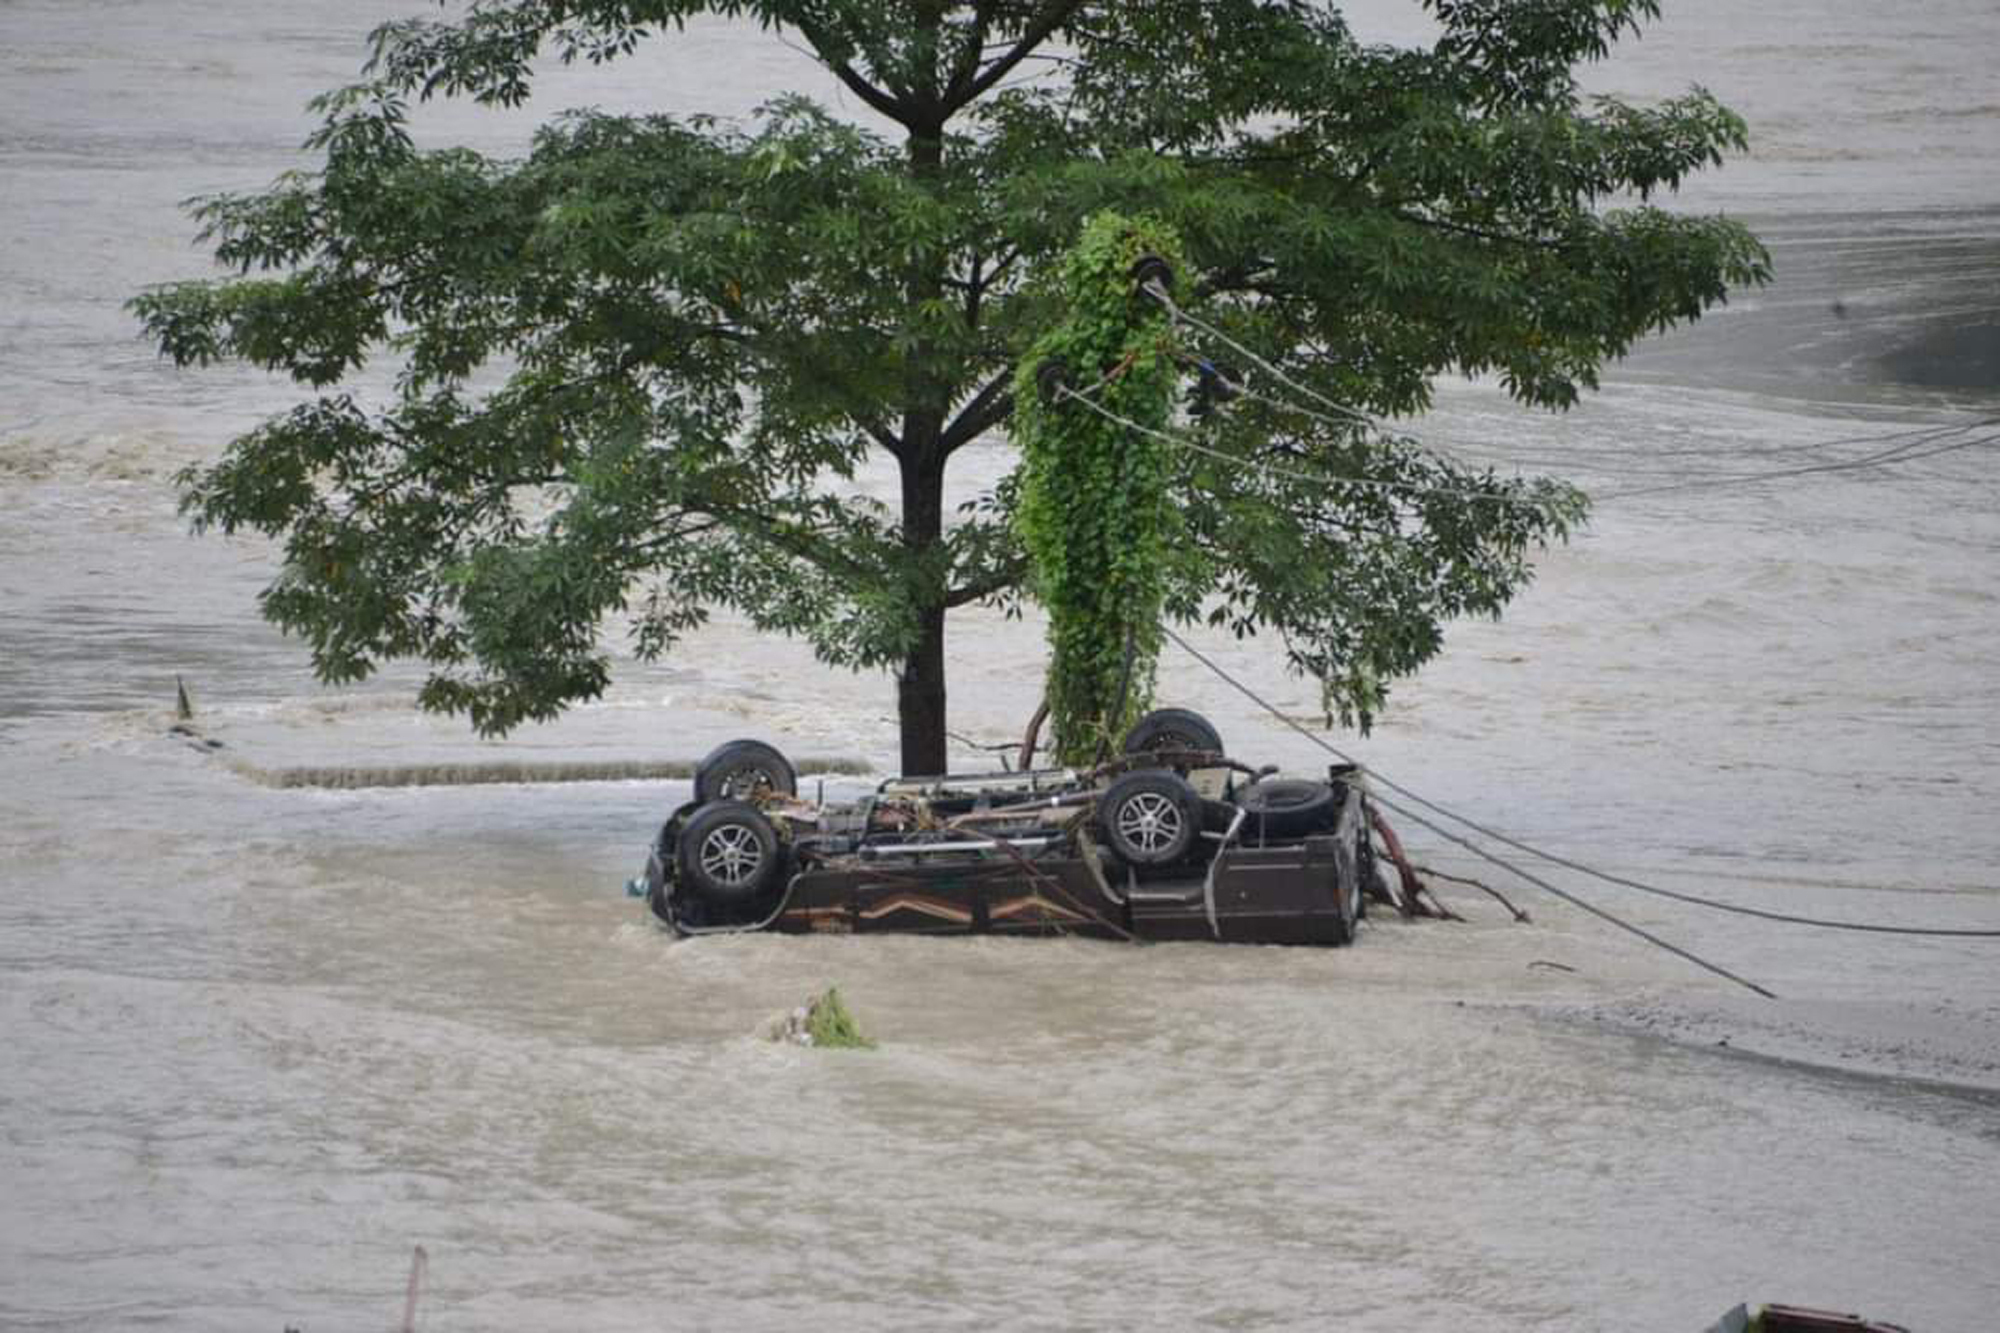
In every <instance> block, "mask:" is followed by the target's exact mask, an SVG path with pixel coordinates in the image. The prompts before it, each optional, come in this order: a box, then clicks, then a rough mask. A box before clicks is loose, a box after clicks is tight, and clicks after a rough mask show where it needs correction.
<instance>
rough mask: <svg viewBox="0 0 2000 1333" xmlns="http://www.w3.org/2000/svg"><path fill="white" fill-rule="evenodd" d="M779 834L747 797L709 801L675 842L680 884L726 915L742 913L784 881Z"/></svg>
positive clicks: (692, 818) (690, 893) (685, 826)
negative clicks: (742, 799)
mask: <svg viewBox="0 0 2000 1333" xmlns="http://www.w3.org/2000/svg"><path fill="white" fill-rule="evenodd" d="M780 860H781V858H780V856H779V851H778V833H777V830H776V829H775V828H773V827H772V826H771V821H770V820H769V819H766V818H765V817H764V812H763V811H761V810H759V809H758V808H757V807H756V806H754V805H750V804H747V803H745V802H743V801H716V802H713V803H711V804H709V805H704V806H703V807H702V808H701V809H699V810H697V811H695V812H694V814H693V815H691V816H689V818H688V821H687V823H685V824H684V825H682V826H681V831H680V837H679V839H678V840H677V841H676V843H675V846H674V863H675V868H676V869H677V870H678V871H679V875H678V877H677V884H678V886H679V887H680V888H682V889H684V890H686V891H687V892H688V894H689V895H690V896H692V897H694V898H697V899H699V900H700V901H701V902H702V903H703V904H704V905H705V906H707V907H709V908H712V909H715V910H717V911H718V912H721V913H725V914H727V913H731V912H736V911H741V909H743V908H744V907H747V906H750V905H752V904H754V903H756V902H757V901H758V900H759V899H761V898H763V897H764V896H765V895H766V894H767V893H768V892H769V891H770V889H771V888H772V886H773V885H775V884H777V883H778V881H779V875H780V871H781V869H782V867H781V866H780V864H779V863H780Z"/></svg>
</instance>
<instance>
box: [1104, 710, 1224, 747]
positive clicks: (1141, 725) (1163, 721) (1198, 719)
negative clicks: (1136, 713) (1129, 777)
mask: <svg viewBox="0 0 2000 1333" xmlns="http://www.w3.org/2000/svg"><path fill="white" fill-rule="evenodd" d="M1148 750H1206V751H1209V752H1211V753H1214V754H1221V753H1222V733H1221V732H1219V731H1217V730H1216V729H1215V728H1214V727H1213V726H1212V725H1210V723H1209V720H1208V719H1207V718H1205V717H1203V716H1202V715H1201V714H1200V713H1197V712H1193V711H1192V710H1190V709H1186V708H1155V709H1154V710H1153V711H1152V712H1150V713H1148V714H1146V715H1145V716H1144V717H1142V718H1140V719H1139V720H1138V721H1137V722H1134V723H1133V724H1132V730H1130V731H1128V732H1126V733H1125V753H1126V754H1143V753H1144V752H1146V751H1148Z"/></svg>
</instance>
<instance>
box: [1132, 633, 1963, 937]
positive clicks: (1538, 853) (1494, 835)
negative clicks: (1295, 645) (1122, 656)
mask: <svg viewBox="0 0 2000 1333" xmlns="http://www.w3.org/2000/svg"><path fill="white" fill-rule="evenodd" d="M1160 629H1161V633H1163V634H1164V635H1165V636H1166V637H1167V638H1168V639H1169V640H1171V641H1172V642H1173V643H1174V644H1175V645H1176V646H1177V647H1179V648H1180V649H1181V650H1182V651H1183V652H1185V653H1187V654H1188V656H1190V657H1192V658H1194V659H1195V660H1196V661H1197V662H1199V663H1201V664H1202V665H1203V666H1205V667H1207V668H1208V669H1209V670H1210V671H1211V672H1213V673H1214V674H1215V675H1216V677H1217V678H1219V679H1220V680H1222V681H1223V682H1224V683H1225V684H1227V685H1228V686H1230V687H1231V688H1232V689H1234V690H1236V691H1237V692H1238V693H1240V694H1242V695H1243V696H1244V697H1245V698H1247V699H1249V700H1250V701H1251V702H1252V703H1254V704H1256V705H1257V706H1258V707H1259V708H1262V709H1263V710H1264V711H1265V712H1267V713H1269V714H1270V715H1271V716H1273V717H1275V718H1277V719H1278V720H1279V721H1280V722H1283V723H1284V724H1285V725H1286V726H1287V727H1290V728H1291V729H1292V730H1293V731H1296V732H1298V733H1299V734H1300V735H1301V736H1304V737H1305V738H1306V739H1307V740H1309V741H1311V742H1312V743H1313V744H1314V745H1316V746H1318V747H1319V748H1320V749H1322V750H1324V751H1326V752H1327V753H1328V754H1330V755H1333V756H1334V757H1335V758H1337V759H1339V760H1340V761H1341V762H1343V763H1349V764H1354V765H1356V766H1357V767H1360V768H1362V769H1364V770H1365V771H1366V772H1367V773H1368V775H1369V777H1370V778H1371V779H1372V780H1374V781H1375V782H1378V783H1380V784H1381V785H1382V786H1384V787H1387V788H1388V789H1389V790H1390V791H1393V792H1396V793H1398V794H1399V795H1401V796H1403V797H1405V798H1407V799H1408V800H1410V801H1413V802H1415V803H1416V804H1418V805H1420V806H1422V807H1424V808H1425V809H1427V810H1431V811H1434V812H1435V813H1437V814H1439V815H1441V816H1443V817H1444V818H1446V819H1450V820H1453V821H1455V822H1456V823H1459V824H1462V825H1464V826H1465V827H1466V828H1469V829H1471V830H1472V831H1474V832H1475V833H1479V834H1481V835H1483V836H1485V837H1488V838H1491V839H1493V840H1494V841H1495V842H1499V843H1503V844H1505V845H1506V846H1508V847H1512V848H1514V849H1515V850H1517V851H1521V852H1525V853H1527V854H1528V855H1530V856H1534V857H1538V858H1540V859H1541V860H1543V861H1547V862H1548V863H1550V864H1551V865H1557V866H1561V867H1562V868H1563V869H1565V870H1572V871H1575V872H1576V873H1578V874H1580V875H1586V876H1589V877H1590V878H1592V879H1596V880H1601V881H1602V882H1604V883H1606V884H1612V885H1616V886H1618V887H1620V888H1626V889H1635V890H1637V891H1638V892H1641V893H1649V894H1652V895H1654V896H1656V897H1660V898H1669V899H1672V900H1673V901H1675V902H1681V903H1687V904H1689V905H1691V906H1695V907H1707V908H1711V909H1713V910H1715V911H1718V912H1729V913H1733V914H1735V915H1738V916H1749V917H1756V918H1758V919H1759V920H1763V921H1775V922H1778V923H1780V924H1783V925H1794V926H1810V927H1814V928H1816V929H1820V930H1845V931H1855V932H1859V933H1863V934H1870V935H1912V936H1918V937H1922V938H1928V939H2000V930H1973V929H1955V928H1950V927H1941V926H1887V925H1877V924H1874V923H1871V922H1866V921H1833V920H1828V919H1826V918H1823V917H1810V916H1801V915H1798V914H1795V913H1790V912H1773V911H1768V910H1766V909H1764V908H1761V907H1745V906H1742V905H1741V904H1739V903H1731V902H1724V901H1722V900H1720V899H1717V898H1707V897H1703V896H1702V895H1700V894H1694V893H1683V892H1681V891H1679V890H1677V889H1663V888H1661V887H1660V886H1659V885H1657V884H1648V883H1646V882H1644V881H1643V880H1637V879H1633V878H1631V877H1629V876H1626V875H1617V874H1613V873H1612V872H1610V871H1607V870H1599V869H1597V868H1596V867H1594V866H1590V865H1586V864H1584V863H1583V862H1581V861H1576V860H1573V859H1571V858H1569V857H1566V856H1561V855H1558V854H1557V853H1555V852H1551V851H1547V850H1544V849H1543V848H1540V847H1536V846H1534V845H1533V844H1531V843H1527V842H1523V841H1522V840H1520V839H1519V838H1514V837H1510V836H1509V835H1507V834H1505V833H1502V832H1500V831H1499V830H1498V829H1495V828H1491V827H1489V826H1487V825H1485V824H1482V823H1480V822H1479V821H1478V820H1475V819H1471V818H1469V817H1467V816H1465V815H1462V814H1459V813H1458V812H1457V811H1455V810H1451V809H1448V808H1446V807H1445V806H1442V805H1439V804H1438V803H1437V802H1435V801H1432V800H1429V799H1427V798H1425V797H1423V796H1420V795H1418V794H1417V793H1416V792H1414V791H1411V790H1410V789H1409V788H1408V787H1405V786H1403V785H1402V784H1401V783H1398V782H1395V781H1393V780H1392V779H1390V778H1388V777H1386V776H1384V775H1383V774H1382V773H1381V772H1380V771H1378V770H1377V769H1375V768H1373V767H1371V766H1368V765H1364V764H1362V763H1361V762H1360V761H1359V760H1358V759H1356V758H1354V757H1353V756H1352V755H1349V754H1347V753H1346V752H1345V751H1343V750H1341V749H1340V748H1339V747H1338V746H1336V745H1334V744H1333V743H1332V742H1330V741H1328V740H1326V739H1325V738H1324V737H1322V736H1321V735H1319V734H1318V733H1317V732H1314V731H1312V730H1310V729H1308V728H1306V727H1303V726H1301V725H1299V723H1297V722H1296V721H1294V720H1293V719H1292V718H1290V717H1288V716H1286V714H1285V713H1284V712H1283V711H1282V710H1280V709H1279V708H1278V707H1277V706H1275V705H1274V704H1271V703H1269V702H1268V701H1266V700H1265V699H1264V698H1263V697H1262V696H1260V695H1258V694H1257V693H1256V692H1255V691H1253V690H1251V689H1250V687H1249V686H1247V685H1245V684H1243V682H1241V681H1239V680H1237V679H1236V678H1235V677H1234V676H1232V675H1230V674H1229V672H1227V671H1225V670H1224V669H1223V668H1222V667H1221V666H1220V665H1219V664H1218V663H1216V662H1215V661H1214V660H1213V659H1211V658H1209V657H1208V656H1207V655H1205V654H1204V653H1202V652H1201V651H1200V650H1199V649H1197V648H1196V647H1195V646H1194V645H1193V644H1191V643H1189V642H1188V641H1187V640H1186V639H1184V638H1182V637H1181V636H1180V635H1178V634H1176V633H1174V631H1173V630H1172V629H1171V628H1170V627H1168V626H1165V625H1162V626H1161V627H1160ZM1383 804H1384V805H1388V804H1389V803H1388V802H1387V801H1384V802H1383ZM1390 808H1391V809H1396V808H1397V807H1394V806H1391V807H1390ZM1399 812H1400V813H1403V814H1406V815H1408V816H1409V817H1410V818H1412V819H1414V820H1416V822H1418V823H1420V824H1423V825H1424V827H1426V828H1429V829H1431V830H1432V831H1433V832H1440V833H1441V832H1442V831H1441V830H1439V829H1438V828H1437V827H1436V826H1435V825H1434V824H1431V823H1429V822H1428V821H1426V820H1424V819H1423V818H1422V817H1421V816H1417V815H1415V814H1414V813H1412V812H1409V811H1399ZM1443 836H1446V837H1451V838H1452V840H1453V841H1454V842H1459V843H1460V845H1462V846H1466V847H1468V849H1470V850H1473V851H1475V852H1477V853H1478V854H1479V855H1480V856H1482V857H1484V858H1485V859H1486V860H1489V861H1493V862H1494V863H1495V864H1497V865H1501V866H1504V867H1505V868H1506V869H1508V870H1511V871H1513V872H1514V873H1515V874H1517V875H1520V876H1521V877H1522V878H1523V879H1526V880H1528V881H1529V882H1530V883H1533V884H1537V885H1539V886H1540V887H1543V888H1549V889H1550V892H1553V893H1557V894H1558V895H1559V896H1566V895H1562V894H1561V891H1560V890H1557V889H1554V888H1552V887H1550V886H1548V885H1546V884H1543V883H1542V882H1541V881H1540V880H1539V879H1537V878H1535V877H1534V876H1532V875H1529V874H1528V873H1527V872H1526V871H1523V870H1521V869H1519V868H1518V867H1516V866H1513V865H1510V864H1508V863H1507V862H1505V861H1501V860H1499V859H1498V858H1496V857H1494V856H1493V855H1492V854H1491V853H1489V852H1486V851H1484V850H1481V849H1479V848H1476V847H1472V846H1471V844H1469V843H1465V842H1464V841H1463V840H1462V839H1460V838H1458V837H1456V836H1455V835H1451V834H1443ZM1593 910H1594V909H1593Z"/></svg>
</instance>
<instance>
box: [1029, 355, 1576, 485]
mask: <svg viewBox="0 0 2000 1333" xmlns="http://www.w3.org/2000/svg"><path fill="white" fill-rule="evenodd" d="M1055 393H1056V395H1057V396H1058V397H1061V398H1067V399H1071V400H1073V401H1075V402H1079V403H1082V404H1083V405H1084V406H1085V407H1087V408H1089V409H1090V410H1091V411H1093V412H1095V413H1097V414H1098V415H1099V416H1101V417H1103V418H1105V419H1106V420H1107V421H1113V422H1116V423H1117V424H1118V425H1121V426H1123V427H1125V428H1126V429H1127V430H1135V431H1138V432H1140V433H1141V434H1144V435H1149V436H1151V437H1152V438H1154V439H1156V440H1160V441H1162V442H1164V443H1166V444H1170V445H1173V446H1174V447H1175V448H1177V449H1185V450H1187V451H1189V452H1190V453H1197V454H1202V455H1204V456H1206V457H1208V458H1213V459H1216V460H1218V461H1220V462H1224V463H1228V464H1231V465H1232V466H1234V467H1237V468H1240V469H1242V470H1244V471H1249V472H1262V473H1264V474H1266V475H1268V476H1273V477H1286V478H1289V479H1290V480H1293V481H1303V482H1306V483H1308V484H1310V485H1315V486H1324V485H1326V484H1328V483H1330V482H1338V483H1340V484H1341V485H1345V486H1355V487H1359V488H1361V489H1364V490H1377V491H1390V492H1396V493H1402V494H1409V495H1448V496H1452V497H1454V498H1457V499H1462V500H1483V501H1486V502H1488V503H1492V504H1504V505H1515V506H1519V507H1521V508H1524V509H1541V510H1549V509H1560V508H1562V507H1563V506H1562V505H1561V504H1560V502H1558V501H1555V500H1530V499H1526V498H1524V497H1522V496H1518V495H1499V494H1495V493H1494V492H1492V491H1477V490H1471V489H1469V488H1466V487H1456V486H1428V485H1425V484H1424V483H1422V482H1413V481H1383V480H1382V479H1380V478H1378V477H1361V476H1355V475H1353V474H1351V473H1340V472H1304V471H1301V470H1299V469H1296V468H1287V467H1280V466H1279V465H1277V464H1276V463H1265V462H1260V461H1258V460H1256V459H1250V458H1239V457H1237V456H1236V455H1235V454H1232V453H1227V452H1225V451H1223V450H1221V449H1217V448H1214V447H1213V446H1211V445H1206V444H1203V443H1201V442H1200V441H1198V440H1194V439H1190V438H1188V437H1187V436H1186V435H1182V434H1178V433H1176V432H1173V431H1167V430H1161V429H1159V428H1158V427H1156V426H1148V425H1146V424H1145V423H1144V422H1139V421H1134V420H1132V419H1131V418H1130V417H1127V416H1122V415H1120V414H1119V413H1117V412H1114V411H1112V410H1111V409H1110V408H1108V407H1106V406H1104V405H1103V404H1102V403H1099V402H1097V401H1095V400H1094V399H1091V398H1087V397H1085V396H1084V395H1083V394H1082V393H1080V392H1078V391H1077V390H1075V389H1072V388H1070V387H1069V386H1068V385H1067V384H1058V385H1056V386H1055Z"/></svg>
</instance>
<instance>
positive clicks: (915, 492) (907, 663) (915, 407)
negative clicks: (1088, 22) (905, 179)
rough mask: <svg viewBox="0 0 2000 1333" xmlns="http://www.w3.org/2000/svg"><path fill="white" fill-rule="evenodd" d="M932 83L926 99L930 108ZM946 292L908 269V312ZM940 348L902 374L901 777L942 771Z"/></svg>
mask: <svg viewBox="0 0 2000 1333" xmlns="http://www.w3.org/2000/svg"><path fill="white" fill-rule="evenodd" d="M919 18H920V20H921V22H922V23H924V24H926V25H929V26H930V27H931V28H933V29H935V27H936V26H937V24H938V22H939V13H938V11H937V8H936V7H935V6H932V7H927V8H925V9H924V10H923V11H921V12H920V14H919ZM935 82H936V81H935V78H932V79H931V80H930V81H929V82H928V84H927V88H926V90H924V91H925V92H926V100H927V101H928V103H929V105H930V107H931V108H932V109H933V110H935V107H936V97H935ZM908 149H909V165H910V174H911V175H912V176H913V177H914V178H915V179H916V180H917V181H918V182H919V183H921V184H923V185H925V186H926V187H933V186H934V183H935V181H936V178H937V175H938V171H939V168H940V166H941V164H942V163H943V161H944V132H943V124H942V121H941V120H940V121H939V122H938V123H937V124H934V125H916V124H913V125H912V126H911V133H910V138H909V145H908ZM943 291H944V259H943V257H942V256H941V255H934V256H928V257H926V258H923V259H920V260H918V261H917V262H916V263H915V264H913V265H912V267H911V269H910V272H909V274H908V275H907V277H906V279H905V294H906V295H907V297H908V298H909V302H910V309H911V310H912V311H916V310H920V309H922V308H924V306H925V305H926V304H927V303H929V302H932V301H935V300H937V299H938V298H939V297H940V296H941V295H942V293H943ZM938 356H939V352H938V349H937V347H936V346H935V345H933V343H932V342H931V341H930V340H929V339H927V338H925V339H919V340H918V342H917V344H916V346H914V347H912V348H911V349H910V352H909V356H908V359H907V361H906V363H905V366H904V372H903V433H902V445H903V448H902V453H901V455H900V461H901V463H902V475H903V545H904V547H905V549H907V550H908V551H909V553H910V555H911V556H912V557H914V558H915V563H916V568H917V569H919V570H921V571H924V572H923V573H922V574H921V575H919V578H920V580H921V583H920V586H918V587H916V588H914V589H913V590H912V592H913V594H914V598H915V600H916V603H917V606H916V615H917V641H916V643H915V644H914V645H913V646H912V647H911V649H910V653H909V656H908V657H905V658H904V659H903V666H902V669H901V670H900V671H898V672H897V673H896V713H897V721H898V723H899V724H900V726H901V730H902V733H903V772H904V773H905V774H931V773H942V772H944V771H945V730H944V727H945V712H944V613H945V590H946V582H947V579H946V573H945V571H944V569H943V567H942V566H943V562H942V561H940V560H938V559H937V558H936V556H937V547H938V544H939V543H940V542H941V541H942V540H943V539H944V461H945V451H944V422H945V412H946V408H947V407H948V405H949V401H950V392H949V390H948V388H947V387H946V385H945V383H944V381H943V377H942V376H941V375H940V374H939V369H938V366H937V359H938Z"/></svg>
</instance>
